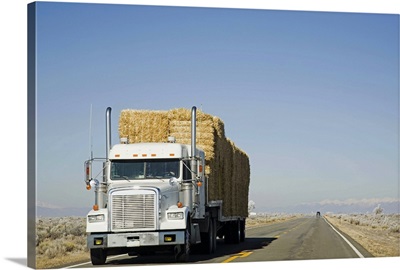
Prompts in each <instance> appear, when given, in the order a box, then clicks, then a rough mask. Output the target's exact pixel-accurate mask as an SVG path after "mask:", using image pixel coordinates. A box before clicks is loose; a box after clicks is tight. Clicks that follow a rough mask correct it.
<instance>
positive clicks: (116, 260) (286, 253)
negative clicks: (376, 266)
mask: <svg viewBox="0 0 400 270" xmlns="http://www.w3.org/2000/svg"><path fill="white" fill-rule="evenodd" d="M340 234H341V235H342V236H343V237H344V238H345V239H344V238H343V237H342V236H341V235H340ZM360 257H372V256H371V254H369V253H368V252H367V251H366V250H364V249H363V248H362V247H361V246H360V245H358V244H357V243H356V242H355V241H353V240H352V239H351V238H350V237H348V236H347V235H345V234H343V233H342V232H337V231H335V230H334V229H333V228H332V227H331V226H330V225H329V224H328V223H327V221H326V220H325V219H324V218H322V217H321V218H316V217H305V218H298V219H295V220H290V221H287V222H282V223H277V224H271V225H264V226H259V227H253V228H248V229H247V230H246V240H245V241H244V242H243V243H240V244H225V243H224V241H223V240H222V239H218V240H217V251H216V252H215V253H214V254H212V255H203V254H191V256H190V263H235V262H265V261H283V260H317V259H335V258H337V259H339V258H340V259H344V258H360ZM166 263H168V264H171V263H175V261H174V258H173V255H172V254H156V255H152V256H132V257H130V256H128V255H120V256H110V257H109V258H107V262H106V264H105V265H104V266H105V267H112V266H129V265H158V264H166ZM75 267H85V268H86V267H91V263H87V264H80V265H78V266H74V267H73V268H75ZM96 267H99V266H96Z"/></svg>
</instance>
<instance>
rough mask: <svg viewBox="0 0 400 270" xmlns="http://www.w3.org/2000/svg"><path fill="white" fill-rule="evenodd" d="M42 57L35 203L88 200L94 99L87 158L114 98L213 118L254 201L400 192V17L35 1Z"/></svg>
mask: <svg viewBox="0 0 400 270" xmlns="http://www.w3.org/2000/svg"><path fill="white" fill-rule="evenodd" d="M37 60H38V62H37V90H38V92H37V120H38V121H37V135H38V141H37V146H38V153H37V168H38V171H37V176H38V185H37V196H38V201H42V202H46V203H49V204H53V205H59V206H79V207H81V206H83V205H87V206H89V207H90V206H91V205H92V203H93V200H94V194H93V193H92V192H88V191H86V189H85V186H84V183H83V162H84V160H85V159H87V158H88V157H89V122H90V121H89V119H90V106H93V120H92V129H93V150H94V154H95V156H104V152H105V134H104V130H105V127H104V113H105V109H106V107H108V106H111V107H112V108H113V120H112V121H113V123H112V125H113V142H114V143H115V142H117V140H118V134H117V128H118V126H117V124H118V117H119V112H120V111H121V110H122V109H127V108H131V109H152V110H168V109H172V108H178V107H186V108H190V107H191V106H193V105H195V106H197V107H198V108H200V109H202V110H203V111H204V112H206V113H209V114H212V115H216V116H218V117H220V118H221V119H222V120H223V121H224V123H225V132H226V135H227V137H229V138H230V139H232V140H233V141H234V142H235V143H236V145H237V146H238V147H240V148H241V149H243V150H244V151H245V152H247V153H248V155H249V157H250V165H251V185H250V199H252V200H254V201H255V202H256V207H257V208H258V210H261V211H269V210H270V209H274V208H277V207H289V206H291V205H297V204H301V203H308V202H318V201H322V200H347V199H369V198H371V199H372V198H385V197H391V198H396V197H398V190H399V187H398V149H399V148H398V121H399V120H398V115H399V114H398V113H399V105H398V103H399V16H398V15H378V14H355V13H329V12H300V11H267V10H241V9H211V8H177V7H154V6H152V7H145V6H132V5H100V4H97V5H95V4H64V3H44V2H42V3H39V4H38V9H37ZM60 190H62V191H63V196H60V194H59V191H60Z"/></svg>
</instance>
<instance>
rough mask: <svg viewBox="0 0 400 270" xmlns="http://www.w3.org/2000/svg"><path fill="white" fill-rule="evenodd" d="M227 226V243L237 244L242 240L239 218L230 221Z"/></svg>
mask: <svg viewBox="0 0 400 270" xmlns="http://www.w3.org/2000/svg"><path fill="white" fill-rule="evenodd" d="M225 226H227V228H226V233H225V243H226V244H237V243H239V242H240V225H239V220H235V221H230V222H228V223H227V224H226V225H225Z"/></svg>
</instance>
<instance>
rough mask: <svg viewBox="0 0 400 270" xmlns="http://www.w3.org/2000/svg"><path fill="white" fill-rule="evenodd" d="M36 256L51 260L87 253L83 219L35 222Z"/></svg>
mask: <svg viewBox="0 0 400 270" xmlns="http://www.w3.org/2000/svg"><path fill="white" fill-rule="evenodd" d="M36 246H37V249H36V254H37V255H42V256H45V257H46V258H48V259H53V258H55V257H57V256H63V255H65V254H66V253H72V252H77V251H84V252H86V251H88V249H87V247H86V219H85V218H84V217H82V218H80V217H63V218H42V219H39V220H37V222H36Z"/></svg>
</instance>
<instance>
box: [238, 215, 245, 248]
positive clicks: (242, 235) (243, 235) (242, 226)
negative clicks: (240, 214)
mask: <svg viewBox="0 0 400 270" xmlns="http://www.w3.org/2000/svg"><path fill="white" fill-rule="evenodd" d="M239 223H240V242H244V239H245V238H246V220H245V219H244V220H241V221H239Z"/></svg>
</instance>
